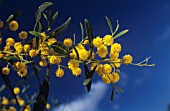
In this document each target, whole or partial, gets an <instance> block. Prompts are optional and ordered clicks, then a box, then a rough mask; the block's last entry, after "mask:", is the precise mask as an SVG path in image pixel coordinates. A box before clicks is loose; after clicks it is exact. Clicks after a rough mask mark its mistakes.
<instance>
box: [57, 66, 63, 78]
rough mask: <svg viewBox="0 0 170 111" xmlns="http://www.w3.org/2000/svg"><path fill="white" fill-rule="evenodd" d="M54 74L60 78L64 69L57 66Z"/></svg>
mask: <svg viewBox="0 0 170 111" xmlns="http://www.w3.org/2000/svg"><path fill="white" fill-rule="evenodd" d="M55 74H56V76H57V77H60V78H61V77H63V75H64V70H63V69H61V68H58V69H57V70H56V72H55Z"/></svg>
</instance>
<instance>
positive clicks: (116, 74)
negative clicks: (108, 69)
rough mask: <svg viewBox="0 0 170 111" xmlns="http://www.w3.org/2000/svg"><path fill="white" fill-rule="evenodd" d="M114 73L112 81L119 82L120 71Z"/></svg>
mask: <svg viewBox="0 0 170 111" xmlns="http://www.w3.org/2000/svg"><path fill="white" fill-rule="evenodd" d="M112 75H113V79H112V82H114V83H116V82H118V81H119V79H120V76H119V74H118V73H113V74H112Z"/></svg>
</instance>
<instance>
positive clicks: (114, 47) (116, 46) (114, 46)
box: [110, 43, 121, 53]
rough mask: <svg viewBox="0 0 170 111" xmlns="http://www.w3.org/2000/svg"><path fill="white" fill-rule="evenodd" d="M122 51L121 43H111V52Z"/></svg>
mask: <svg viewBox="0 0 170 111" xmlns="http://www.w3.org/2000/svg"><path fill="white" fill-rule="evenodd" d="M120 51H121V45H120V44H118V43H114V44H112V45H111V49H110V53H114V52H120Z"/></svg>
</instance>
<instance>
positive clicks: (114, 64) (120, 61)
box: [111, 59, 122, 68]
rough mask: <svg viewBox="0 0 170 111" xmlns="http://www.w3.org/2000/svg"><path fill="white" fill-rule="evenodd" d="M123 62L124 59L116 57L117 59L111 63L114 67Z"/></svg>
mask: <svg viewBox="0 0 170 111" xmlns="http://www.w3.org/2000/svg"><path fill="white" fill-rule="evenodd" d="M121 63H122V60H121V59H116V60H115V61H113V63H111V65H112V67H114V68H115V67H116V68H119V67H120V65H121Z"/></svg>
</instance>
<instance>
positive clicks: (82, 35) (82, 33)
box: [80, 22, 84, 41]
mask: <svg viewBox="0 0 170 111" xmlns="http://www.w3.org/2000/svg"><path fill="white" fill-rule="evenodd" d="M80 28H81V37H82V41H84V28H83V25H82V23H81V22H80Z"/></svg>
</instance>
